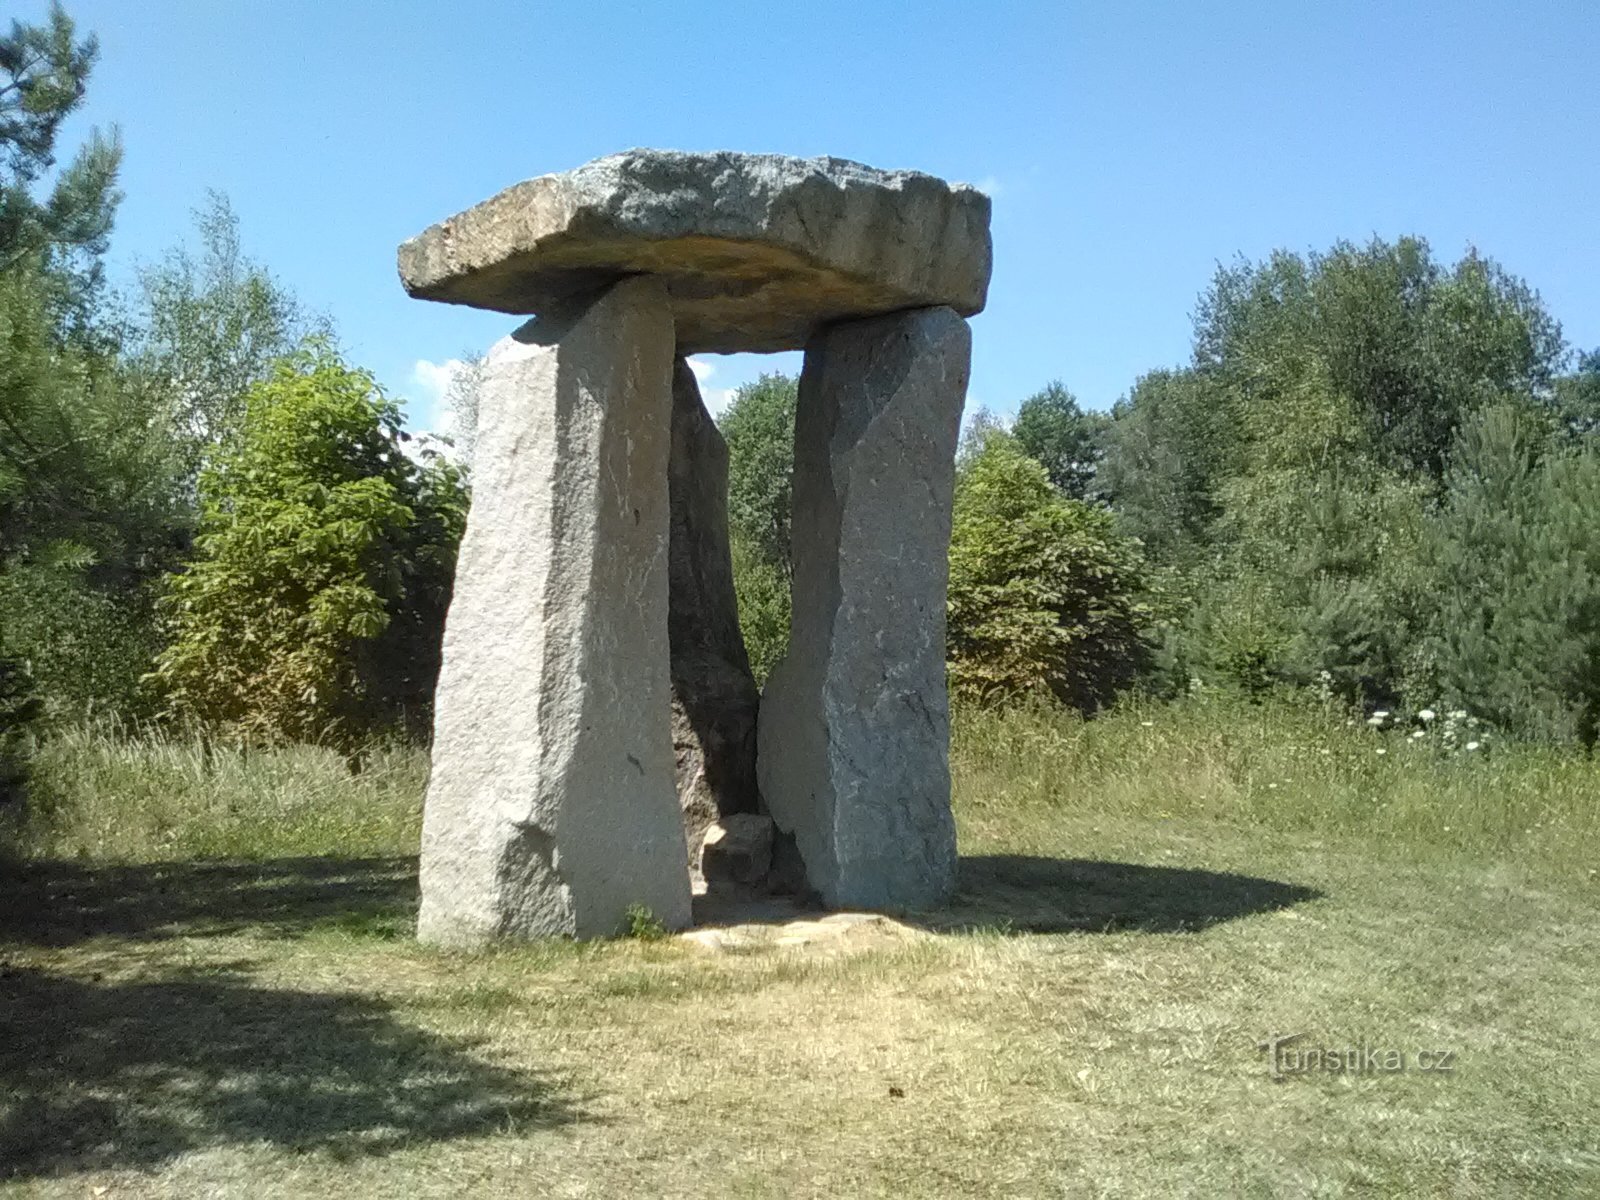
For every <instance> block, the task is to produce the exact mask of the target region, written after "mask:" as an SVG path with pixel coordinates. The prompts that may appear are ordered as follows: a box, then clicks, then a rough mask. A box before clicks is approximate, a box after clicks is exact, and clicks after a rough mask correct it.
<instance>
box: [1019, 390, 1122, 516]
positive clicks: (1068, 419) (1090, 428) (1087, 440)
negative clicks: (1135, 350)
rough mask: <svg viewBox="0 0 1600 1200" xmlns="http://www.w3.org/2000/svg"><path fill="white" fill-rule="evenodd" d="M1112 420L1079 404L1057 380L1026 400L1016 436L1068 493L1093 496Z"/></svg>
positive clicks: (1022, 445) (1075, 496)
mask: <svg viewBox="0 0 1600 1200" xmlns="http://www.w3.org/2000/svg"><path fill="white" fill-rule="evenodd" d="M1110 424H1111V420H1110V418H1109V417H1107V416H1106V415H1105V414H1104V413H1095V412H1084V411H1083V410H1082V409H1081V408H1079V407H1078V401H1077V399H1076V397H1074V396H1073V394H1072V393H1071V392H1069V391H1067V389H1066V388H1065V387H1063V386H1062V384H1061V382H1060V381H1059V380H1057V381H1054V382H1052V383H1049V384H1047V385H1046V386H1045V388H1044V389H1043V390H1042V391H1039V392H1036V393H1034V394H1033V395H1032V396H1029V397H1028V398H1027V399H1026V400H1024V401H1023V402H1022V405H1021V407H1019V408H1018V409H1017V419H1016V420H1015V421H1014V422H1012V425H1011V435H1012V436H1013V437H1015V438H1016V439H1017V444H1018V445H1020V446H1021V447H1022V449H1023V450H1024V451H1026V452H1027V453H1028V455H1030V456H1031V457H1032V458H1034V459H1036V460H1037V461H1038V462H1039V463H1041V464H1042V465H1043V466H1044V469H1045V472H1046V473H1047V474H1048V475H1049V476H1050V482H1051V483H1053V484H1055V486H1056V487H1057V488H1058V489H1060V491H1061V492H1062V494H1063V495H1066V496H1069V497H1071V498H1072V499H1074V500H1087V499H1090V498H1091V497H1092V496H1093V495H1094V493H1095V491H1096V489H1095V486H1094V484H1095V468H1096V466H1097V464H1098V463H1099V461H1100V459H1101V457H1102V454H1103V447H1102V443H1103V441H1104V439H1105V434H1106V431H1107V429H1108V428H1109V426H1110Z"/></svg>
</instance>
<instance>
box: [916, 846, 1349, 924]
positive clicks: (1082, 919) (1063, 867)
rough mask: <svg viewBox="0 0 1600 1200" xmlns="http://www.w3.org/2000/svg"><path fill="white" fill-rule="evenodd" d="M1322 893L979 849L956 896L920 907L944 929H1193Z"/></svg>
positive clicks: (1221, 875) (967, 861)
mask: <svg viewBox="0 0 1600 1200" xmlns="http://www.w3.org/2000/svg"><path fill="white" fill-rule="evenodd" d="M1321 896H1322V893H1321V892H1319V891H1317V890H1315V889H1314V888H1308V887H1303V886H1301V885H1299V884H1293V883H1283V882H1280V881H1278V880H1275V879H1259V878H1256V877H1255V876H1252V875H1235V874H1230V873H1227V872H1222V871H1205V870H1200V869H1198V868H1193V867H1159V866H1145V865H1142V864H1139V863H1119V862H1101V861H1096V860H1093V859H1081V858H1044V857H1039V856H1035V855H1027V854H981V855H973V856H969V857H964V858H962V859H961V863H960V867H959V871H958V875H957V891H956V895H955V897H954V899H953V900H952V902H951V904H950V905H948V906H947V907H946V908H944V909H941V910H940V911H939V912H937V913H930V914H924V918H925V919H924V923H925V924H926V925H927V927H928V928H930V929H936V930H942V931H949V932H955V931H958V930H963V929H976V928H999V929H1002V930H1010V931H1015V932H1018V933H1105V932H1114V931H1118V930H1139V931H1143V932H1147V933H1197V932H1199V931H1201V930H1205V929H1209V928H1211V927H1212V926H1213V925H1219V924H1221V923H1223V922H1225V921H1232V920H1236V919H1238V918H1240V917H1248V916H1254V915H1255V914H1257V913H1265V912H1272V911H1274V910H1277V909H1282V908H1288V907H1289V906H1290V905H1293V904H1301V903H1304V902H1305V901H1308V900H1316V899H1319V898H1320V897H1321Z"/></svg>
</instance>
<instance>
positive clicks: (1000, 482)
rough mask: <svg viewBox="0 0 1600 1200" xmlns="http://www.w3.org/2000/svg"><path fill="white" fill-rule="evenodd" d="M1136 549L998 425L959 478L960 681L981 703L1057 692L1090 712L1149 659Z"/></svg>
mask: <svg viewBox="0 0 1600 1200" xmlns="http://www.w3.org/2000/svg"><path fill="white" fill-rule="evenodd" d="M1153 615H1154V613H1153V609H1152V607H1151V604H1150V596H1149V593H1148V589H1147V586H1146V579H1145V573H1144V566H1143V562H1142V560H1141V558H1140V555H1139V553H1138V550H1137V547H1136V546H1134V545H1133V544H1132V543H1130V542H1128V541H1127V540H1126V539H1124V538H1121V537H1119V536H1118V535H1117V533H1116V531H1115V529H1114V527H1113V518H1112V517H1111V514H1110V513H1108V512H1106V511H1105V510H1104V509H1101V508H1097V507H1095V506H1092V505H1089V504H1085V503H1083V502H1081V501H1076V500H1069V499H1067V498H1066V497H1064V496H1062V495H1061V494H1060V492H1058V491H1057V490H1056V489H1055V488H1054V487H1053V486H1052V484H1051V482H1050V479H1049V476H1048V475H1047V474H1046V472H1045V469H1044V467H1043V466H1042V465H1040V464H1039V463H1038V462H1036V461H1035V460H1034V459H1032V458H1031V457H1030V456H1028V455H1027V454H1025V453H1024V452H1023V450H1022V448H1021V446H1020V445H1018V443H1017V441H1016V439H1015V438H1013V437H1011V436H1008V435H1005V434H999V433H992V434H990V436H988V437H987V438H986V439H985V440H984V443H983V446H982V448H981V449H980V450H978V451H977V452H976V453H975V455H974V456H973V457H972V458H971V459H970V460H969V461H968V462H967V463H966V464H964V466H963V467H962V470H961V471H960V473H959V474H958V476H957V481H956V494H955V514H954V525H953V529H952V533H951V539H950V594H949V632H948V637H949V641H948V645H949V654H950V683H951V687H952V689H953V690H954V691H955V692H956V694H958V695H961V696H965V697H967V698H969V699H971V700H974V701H977V702H980V703H989V702H997V701H1005V700H1009V699H1015V698H1019V697H1022V696H1026V695H1030V694H1035V693H1046V694H1050V695H1053V696H1055V697H1056V698H1057V699H1059V700H1060V701H1062V702H1063V703H1065V704H1069V705H1071V706H1072V707H1074V708H1077V709H1079V710H1081V711H1083V712H1093V711H1095V710H1096V709H1098V708H1101V707H1103V706H1104V705H1106V704H1108V703H1110V702H1111V700H1112V699H1113V698H1114V697H1115V696H1116V694H1117V693H1118V692H1119V691H1120V690H1122V689H1123V688H1125V687H1127V686H1129V685H1130V684H1131V683H1132V682H1133V681H1134V679H1135V678H1136V676H1137V675H1138V673H1139V671H1140V669H1141V668H1142V667H1143V665H1144V663H1145V661H1146V658H1147V655H1148V652H1149V643H1148V641H1147V638H1146V631H1147V629H1148V627H1149V625H1150V623H1151V620H1152V618H1153Z"/></svg>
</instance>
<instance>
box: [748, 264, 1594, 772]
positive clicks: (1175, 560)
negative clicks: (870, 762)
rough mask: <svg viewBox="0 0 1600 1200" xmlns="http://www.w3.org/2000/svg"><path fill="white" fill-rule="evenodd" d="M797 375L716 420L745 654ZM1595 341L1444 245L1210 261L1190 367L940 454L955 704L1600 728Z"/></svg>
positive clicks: (770, 602)
mask: <svg viewBox="0 0 1600 1200" xmlns="http://www.w3.org/2000/svg"><path fill="white" fill-rule="evenodd" d="M793 406H794V381H793V380H789V379H785V378H782V377H778V376H768V377H766V378H764V379H762V380H760V381H759V382H757V383H755V384H752V385H750V386H748V387H746V388H744V389H742V390H741V391H740V392H739V393H738V394H737V396H736V397H735V399H734V402H733V404H732V406H731V408H730V409H729V411H728V413H727V414H726V415H725V417H724V419H723V422H722V424H723V428H724V431H725V433H726V435H727V437H728V440H729V444H730V451H731V456H732V459H733V464H734V465H733V470H732V472H731V486H732V491H733V495H732V497H731V501H730V517H731V523H732V527H733V537H734V554H735V562H736V565H737V567H738V573H739V576H740V597H741V604H742V606H743V609H744V611H743V614H742V615H743V617H744V621H745V629H746V633H747V637H749V638H750V639H751V641H752V643H753V644H752V660H753V661H754V662H756V663H757V664H758V666H760V667H762V668H767V667H770V665H771V664H772V662H773V661H774V659H775V658H776V657H777V656H778V655H780V654H781V653H782V643H783V637H784V632H785V629H786V615H785V609H784V604H785V602H786V590H785V587H784V578H785V576H784V573H785V571H786V565H785V563H786V549H785V547H786V544H787V541H786V539H787V529H788V497H789V483H788V476H787V474H786V463H787V460H786V459H785V458H784V455H783V452H782V447H784V446H786V445H787V439H788V437H789V436H790V431H791V429H792V423H793ZM1597 487H1600V351H1597V352H1592V353H1575V352H1574V351H1573V350H1572V348H1571V347H1569V346H1568V345H1567V343H1566V342H1565V340H1564V339H1563V337H1562V334H1561V328H1560V325H1559V323H1558V322H1557V321H1556V319H1555V318H1554V317H1553V316H1552V314H1551V313H1550V312H1549V311H1548V310H1547V309H1546V307H1545V305H1544V304H1543V302H1542V301H1541V299H1540V297H1539V295H1538V294H1537V293H1536V292H1535V291H1534V290H1533V289H1531V288H1530V287H1529V286H1528V285H1527V284H1526V283H1524V282H1523V281H1521V280H1520V279H1517V278H1516V277H1515V276H1513V275H1511V274H1509V273H1508V272H1506V271H1505V270H1504V269H1503V268H1501V267H1500V266H1499V265H1498V264H1496V263H1495V262H1494V261H1493V260H1491V259H1489V258H1487V257H1484V256H1483V255H1481V254H1479V253H1478V252H1477V251H1475V250H1474V251H1469V252H1468V253H1467V254H1466V255H1464V256H1463V257H1462V258H1461V259H1460V260H1459V261H1457V262H1455V263H1453V264H1452V263H1446V262H1443V261H1441V260H1440V259H1439V258H1438V257H1437V256H1436V255H1435V254H1434V252H1433V250H1432V249H1431V248H1430V247H1429V245H1428V244H1427V242H1426V241H1424V240H1422V239H1420V238H1414V237H1406V238H1401V239H1398V240H1396V241H1392V242H1391V241H1385V240H1382V239H1376V238H1375V239H1373V240H1372V241H1370V242H1368V243H1366V244H1355V243H1350V242H1340V243H1338V244H1336V245H1335V246H1333V247H1332V248H1331V249H1329V250H1327V251H1325V252H1315V253H1309V254H1300V253H1293V252H1290V251H1278V252H1276V253H1274V254H1272V255H1271V256H1269V257H1268V258H1267V259H1266V260H1264V261H1261V262H1249V261H1240V262H1237V263H1234V264H1231V265H1225V266H1222V267H1219V269H1218V270H1217V272H1216V274H1215V276H1214V277H1213V278H1212V280H1211V281H1210V283H1209V285H1208V286H1207V287H1206V289H1205V290H1204V292H1203V293H1202V294H1201V296H1200V298H1199V302H1198V304H1197V306H1196V310H1195V317H1194V342H1193V352H1192V356H1191V359H1190V361H1189V362H1188V363H1187V364H1186V365H1183V366H1180V367H1176V368H1172V369H1162V370H1156V371H1152V372H1150V373H1149V374H1147V375H1145V376H1143V377H1141V378H1140V379H1139V380H1137V381H1136V382H1135V384H1134V386H1133V387H1132V388H1131V389H1130V391H1129V392H1128V394H1127V395H1126V396H1125V397H1124V398H1123V399H1122V400H1121V401H1119V402H1118V403H1117V404H1116V406H1115V407H1114V408H1113V409H1112V410H1111V411H1110V412H1109V413H1099V412H1092V411H1085V410H1084V409H1083V408H1082V407H1081V406H1080V405H1079V404H1078V403H1077V401H1076V400H1075V399H1074V397H1073V396H1072V394H1071V393H1070V392H1069V391H1068V390H1067V389H1066V388H1065V387H1064V386H1062V385H1061V384H1060V383H1051V384H1049V385H1048V386H1046V387H1045V388H1043V389H1042V390H1041V391H1039V392H1038V393H1036V394H1035V395H1033V396H1030V397H1029V398H1027V399H1026V400H1024V401H1023V402H1022V403H1021V405H1020V406H1019V408H1018V411H1017V413H1016V415H1015V417H1014V418H1013V419H1012V420H1010V421H1009V422H1006V421H1002V420H999V419H997V418H996V417H995V416H994V415H993V414H990V413H987V412H981V411H980V412H978V413H975V414H973V415H972V416H971V417H970V418H969V421H968V426H967V429H966V432H965V434H964V437H963V444H962V449H961V453H960V459H959V461H958V464H957V478H956V500H955V524H954V531H953V537H952V545H951V552H950V602H949V653H950V680H951V685H952V688H953V689H954V691H955V692H956V693H957V694H958V695H960V696H963V697H965V698H966V699H968V700H971V701H976V702H982V703H1006V702H1011V701H1016V700H1019V699H1022V698H1026V697H1032V696H1039V695H1047V696H1050V697H1053V698H1054V699H1056V700H1057V701H1059V702H1061V703H1064V704H1067V705H1070V706H1071V707H1073V708H1076V709H1078V710H1080V711H1083V712H1085V713H1092V712H1094V711H1095V710H1097V709H1099V708H1101V707H1103V706H1105V705H1107V704H1109V703H1112V702H1114V700H1115V698H1116V697H1117V696H1118V695H1119V694H1121V693H1123V692H1125V691H1127V690H1128V689H1138V690H1140V691H1143V692H1146V693H1152V694H1155V695H1158V696H1165V697H1177V696H1181V695H1183V694H1185V693H1188V692H1190V691H1194V690H1201V689H1228V690H1232V691H1238V692H1243V693H1245V694H1247V695H1250V696H1254V697H1265V696H1267V695H1269V694H1272V693H1274V692H1279V691H1284V690H1289V691H1306V692H1314V693H1317V694H1320V695H1322V696H1324V697H1326V698H1330V699H1336V700H1338V701H1340V702H1342V703H1344V704H1347V705H1349V706H1350V707H1351V708H1352V709H1356V710H1361V711H1364V712H1367V713H1372V712H1390V711H1400V710H1406V709H1410V710H1412V711H1422V710H1425V709H1437V708H1439V707H1440V706H1445V707H1447V708H1448V709H1450V710H1452V711H1454V710H1464V711H1466V712H1467V713H1470V714H1472V715H1473V716H1474V717H1475V718H1477V719H1479V720H1482V721H1485V722H1487V723H1489V724H1491V725H1494V726H1496V727H1497V728H1499V729H1500V730H1502V731H1504V732H1506V733H1509V734H1512V735H1514V736H1517V737H1522V738H1529V739H1536V740H1541V741H1549V742H1556V743H1572V744H1577V745H1581V746H1584V747H1591V746H1593V744H1594V742H1595V740H1596V735H1597V729H1600V522H1596V521H1595V520H1594V519H1593V516H1592V514H1593V513H1594V512H1596V511H1597V510H1596V509H1595V507H1594V500H1595V499H1596V498H1597V491H1596V489H1597Z"/></svg>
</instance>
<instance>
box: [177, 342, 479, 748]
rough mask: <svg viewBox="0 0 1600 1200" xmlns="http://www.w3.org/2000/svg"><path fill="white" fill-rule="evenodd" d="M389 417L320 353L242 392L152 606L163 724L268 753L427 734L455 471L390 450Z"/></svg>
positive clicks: (293, 361) (449, 571)
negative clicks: (162, 635) (187, 551)
mask: <svg viewBox="0 0 1600 1200" xmlns="http://www.w3.org/2000/svg"><path fill="white" fill-rule="evenodd" d="M399 422H400V416H399V412H398V410H397V409H396V408H395V406H394V405H393V404H392V403H391V402H390V401H389V400H387V399H386V398H385V397H384V396H383V394H382V392H381V391H380V390H379V389H378V388H377V386H376V384H375V383H374V382H373V380H372V377H371V376H370V375H368V374H366V373H365V372H363V371H356V370H352V369H350V368H348V367H346V366H345V365H344V364H343V363H341V362H340V361H339V360H338V358H337V357H336V356H335V355H334V354H333V353H332V352H331V351H330V350H328V349H327V348H326V347H324V346H321V345H314V346H313V348H312V349H310V350H308V351H306V352H304V353H302V354H298V355H295V356H293V357H291V358H288V359H285V360H283V361H282V362H281V363H280V364H279V366H278V367H277V369H276V371H275V373H274V375H273V376H272V378H271V379H269V380H267V381H266V382H264V383H261V384H258V385H256V386H255V387H254V388H253V389H252V390H251V392H250V394H249V397H248V399H247V402H246V409H245V415H244V419H243V422H242V424H241V427H240V430H239V432H238V434H237V436H236V437H235V438H233V439H232V440H231V441H230V442H229V444H228V445H227V447H226V449H225V451H224V452H223V453H222V455H221V456H220V458H219V460H218V461H217V462H216V463H215V465H214V466H213V467H211V468H210V469H208V470H207V471H206V472H205V473H204V474H203V475H202V477H201V483H200V500H201V526H200V535H199V537H198V539H197V543H196V544H197V548H198V551H199V554H198V557H197V558H196V560H195V561H194V562H193V563H192V564H191V565H190V567H189V569H188V570H187V571H186V572H184V573H181V574H178V575H175V576H173V577H171V579H170V580H169V586H168V589H167V593H166V595H165V596H164V597H163V600H162V610H163V612H164V614H165V616H166V617H167V619H168V620H169V621H170V624H171V629H172V635H173V636H172V644H171V645H170V646H169V647H168V648H167V649H166V650H165V651H163V653H162V655H161V657H160V659H159V661H158V667H157V678H158V681H159V683H160V684H161V686H162V688H163V690H164V692H165V695H166V697H167V700H168V702H169V704H170V707H171V710H172V712H173V713H174V714H175V715H179V716H184V717H191V718H198V719H199V720H202V721H205V722H211V723H216V724H219V725H222V726H224V727H226V728H228V729H229V730H230V731H231V732H233V733H234V734H236V735H238V736H240V737H243V738H245V739H246V740H251V741H269V742H270V741H282V740H291V739H292V740H305V741H315V742H327V743H329V744H334V745H349V744H351V743H353V742H354V741H356V740H359V739H361V738H363V737H365V736H367V735H369V734H371V733H372V732H374V731H376V730H378V729H382V728H386V727H391V726H394V725H397V724H400V725H409V726H410V727H412V728H413V729H414V730H420V729H422V728H425V725H426V719H427V712H428V707H429V704H430V699H431V696H432V692H433V686H434V682H435V680H436V677H437V674H438V667H439V643H440V638H441V635H442V630H443V622H444V611H445V607H446V605H447V603H448V600H449V595H450V586H451V580H452V576H453V572H454V563H455V553H456V547H457V543H458V542H459V539H460V534H461V528H462V524H463V522H464V518H465V510H466V503H465V493H464V492H463V490H462V487H461V484H460V479H459V476H458V475H457V474H456V472H455V470H454V469H453V468H452V467H451V466H449V465H448V464H447V463H445V462H443V461H440V460H437V459H435V460H432V461H430V462H427V463H420V464H419V463H417V462H413V461H412V460H411V459H409V458H408V457H407V456H406V455H405V454H404V453H402V450H401V443H400V440H399V438H400V434H399Z"/></svg>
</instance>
